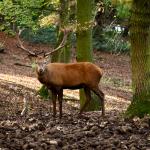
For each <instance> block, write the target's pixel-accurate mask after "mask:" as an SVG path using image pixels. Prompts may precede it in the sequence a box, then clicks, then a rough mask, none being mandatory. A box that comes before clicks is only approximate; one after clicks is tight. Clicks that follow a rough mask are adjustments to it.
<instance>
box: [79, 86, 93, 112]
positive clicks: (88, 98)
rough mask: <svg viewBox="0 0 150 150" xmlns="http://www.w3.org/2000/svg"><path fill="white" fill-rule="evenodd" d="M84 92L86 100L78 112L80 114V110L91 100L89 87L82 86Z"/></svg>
mask: <svg viewBox="0 0 150 150" xmlns="http://www.w3.org/2000/svg"><path fill="white" fill-rule="evenodd" d="M84 92H85V96H86V101H85V103H84V105H83V107H82V108H81V110H80V114H82V112H83V111H84V110H85V108H86V107H87V104H88V103H89V102H90V101H91V91H90V89H89V88H88V87H84Z"/></svg>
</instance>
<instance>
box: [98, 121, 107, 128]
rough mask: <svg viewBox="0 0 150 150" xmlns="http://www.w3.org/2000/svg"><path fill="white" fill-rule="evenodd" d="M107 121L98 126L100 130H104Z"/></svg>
mask: <svg viewBox="0 0 150 150" xmlns="http://www.w3.org/2000/svg"><path fill="white" fill-rule="evenodd" d="M107 123H108V121H104V122H101V124H100V125H99V126H100V127H101V128H105V127H106V125H107Z"/></svg>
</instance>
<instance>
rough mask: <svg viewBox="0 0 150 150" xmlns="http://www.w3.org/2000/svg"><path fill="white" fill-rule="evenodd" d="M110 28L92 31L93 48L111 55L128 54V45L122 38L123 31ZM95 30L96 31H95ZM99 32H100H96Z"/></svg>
mask: <svg viewBox="0 0 150 150" xmlns="http://www.w3.org/2000/svg"><path fill="white" fill-rule="evenodd" d="M116 27H117V26H115V28H113V27H112V26H106V27H105V28H103V29H98V28H94V29H93V47H94V49H97V50H103V51H108V52H112V53H118V52H121V53H123V52H129V48H130V44H129V42H128V41H127V40H125V39H124V38H123V37H122V32H123V30H121V31H120V30H119V31H118V30H117V29H116ZM95 30H96V31H95ZM97 30H100V31H97Z"/></svg>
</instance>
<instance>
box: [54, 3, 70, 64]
mask: <svg viewBox="0 0 150 150" xmlns="http://www.w3.org/2000/svg"><path fill="white" fill-rule="evenodd" d="M68 9H69V0H60V13H59V16H60V17H59V18H60V24H59V27H58V40H57V41H58V42H57V45H59V44H60V42H61V41H62V38H63V33H62V31H61V29H64V28H66V27H67V25H68V20H69V10H68ZM70 34H71V33H69V35H68V38H67V44H66V46H65V47H64V48H62V49H61V50H60V51H57V52H55V53H54V55H53V57H52V62H69V61H70V56H71V50H70V49H71V42H70Z"/></svg>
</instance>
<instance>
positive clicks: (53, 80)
mask: <svg viewBox="0 0 150 150" xmlns="http://www.w3.org/2000/svg"><path fill="white" fill-rule="evenodd" d="M37 75H38V79H39V81H40V82H41V83H42V84H44V85H46V86H47V87H48V88H49V89H50V90H51V91H52V95H53V96H52V99H53V106H54V107H56V104H55V103H56V102H55V101H56V96H57V95H58V100H59V101H60V102H61V101H62V92H63V89H66V88H67V89H79V88H84V90H85V94H86V97H87V101H86V103H85V105H84V106H83V108H82V109H81V113H82V111H83V109H85V107H86V105H87V103H88V102H89V101H90V100H91V97H90V94H89V93H90V90H92V91H93V92H95V94H97V95H98V96H99V98H100V100H101V101H102V105H104V94H103V92H102V91H101V90H100V89H99V86H98V84H99V82H100V79H101V77H102V70H101V69H100V68H99V67H97V66H96V65H95V64H93V63H90V62H79V63H68V64H65V63H49V64H48V65H47V66H46V68H45V70H44V72H42V73H40V72H38V70H37ZM59 95H61V96H59ZM61 103H62V102H61ZM61 105H62V104H61ZM61 107H62V106H61ZM103 107H104V106H103ZM60 109H62V108H60ZM53 111H54V112H53V113H54V116H55V114H56V108H53ZM61 112H62V110H60V117H61V115H62V114H61ZM102 114H103V115H104V108H102Z"/></svg>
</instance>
